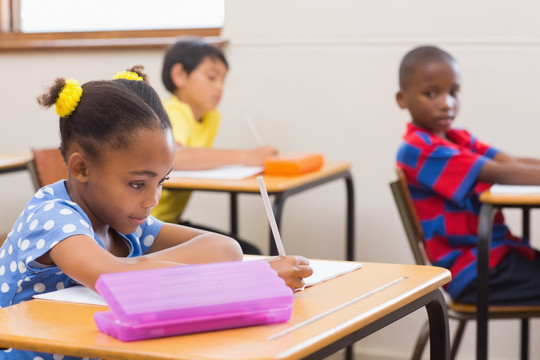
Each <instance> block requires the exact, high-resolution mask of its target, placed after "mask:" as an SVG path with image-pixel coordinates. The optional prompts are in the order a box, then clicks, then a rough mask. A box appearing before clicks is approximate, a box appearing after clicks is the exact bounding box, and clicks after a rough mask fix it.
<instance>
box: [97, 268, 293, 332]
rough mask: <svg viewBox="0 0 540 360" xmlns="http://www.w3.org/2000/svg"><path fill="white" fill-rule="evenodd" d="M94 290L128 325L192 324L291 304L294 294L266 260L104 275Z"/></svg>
mask: <svg viewBox="0 0 540 360" xmlns="http://www.w3.org/2000/svg"><path fill="white" fill-rule="evenodd" d="M96 289H97V291H98V292H99V293H100V294H101V296H103V298H104V299H105V301H106V302H107V304H108V305H109V307H110V309H111V311H112V313H113V314H114V316H115V317H116V319H118V320H119V321H121V322H124V323H151V322H156V321H171V320H173V321H174V320H175V319H177V320H179V321H180V320H181V321H188V320H193V319H197V318H204V317H209V316H220V315H223V314H232V313H245V312H259V311H265V310H272V309H281V308H292V303H293V293H292V291H291V289H290V288H289V287H287V286H286V285H285V282H284V281H283V279H281V278H280V277H278V275H277V273H276V272H275V271H274V270H273V269H272V268H271V267H270V265H269V264H268V262H267V261H265V260H256V261H246V262H242V261H238V262H224V263H212V264H198V265H182V266H174V267H169V268H162V269H150V270H141V271H130V272H121V273H110V274H103V275H101V276H100V277H99V279H98V280H97V282H96Z"/></svg>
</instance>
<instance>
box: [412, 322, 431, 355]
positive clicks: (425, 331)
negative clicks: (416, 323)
mask: <svg viewBox="0 0 540 360" xmlns="http://www.w3.org/2000/svg"><path fill="white" fill-rule="evenodd" d="M428 339H429V322H428V321H426V322H425V323H424V326H422V329H420V334H418V338H417V339H416V345H415V346H414V351H413V354H412V357H411V360H420V359H421V358H422V353H423V352H424V349H425V348H426V344H427V341H428Z"/></svg>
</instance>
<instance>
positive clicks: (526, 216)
mask: <svg viewBox="0 0 540 360" xmlns="http://www.w3.org/2000/svg"><path fill="white" fill-rule="evenodd" d="M522 211H523V215H522V217H521V223H522V226H521V232H522V234H523V235H522V236H523V239H525V240H526V241H527V242H528V243H530V242H531V232H530V223H531V220H530V219H531V209H529V208H528V207H524V208H523V210H522Z"/></svg>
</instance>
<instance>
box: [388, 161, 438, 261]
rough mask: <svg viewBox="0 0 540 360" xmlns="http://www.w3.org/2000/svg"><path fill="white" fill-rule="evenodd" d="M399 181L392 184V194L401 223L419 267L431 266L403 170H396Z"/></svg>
mask: <svg viewBox="0 0 540 360" xmlns="http://www.w3.org/2000/svg"><path fill="white" fill-rule="evenodd" d="M396 173H397V180H396V181H393V182H391V183H390V188H391V189H392V194H393V195H394V200H395V202H396V206H397V208H398V211H399V215H400V217H401V222H402V223H403V227H404V228H405V233H406V234H407V239H408V240H409V245H410V247H411V250H412V252H413V255H414V259H415V260H416V263H417V264H418V265H429V261H428V260H427V257H426V253H425V251H424V231H423V230H422V226H421V225H420V220H418V214H417V213H416V209H415V207H414V203H413V200H412V198H411V193H410V192H409V186H408V185H407V179H406V178H405V174H404V173H403V170H401V169H396Z"/></svg>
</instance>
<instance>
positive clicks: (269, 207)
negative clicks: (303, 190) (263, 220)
mask: <svg viewBox="0 0 540 360" xmlns="http://www.w3.org/2000/svg"><path fill="white" fill-rule="evenodd" d="M257 182H258V183H259V190H260V191H261V197H262V199H263V203H264V208H265V209H266V215H267V216H268V222H269V223H270V229H272V235H274V242H275V243H276V248H277V250H278V254H279V256H285V249H284V248H283V242H282V241H281V235H279V229H278V227H277V224H276V218H275V217H274V211H273V210H272V205H270V198H269V197H268V192H267V191H266V186H265V184H264V179H263V177H262V176H261V175H259V176H257Z"/></svg>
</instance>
